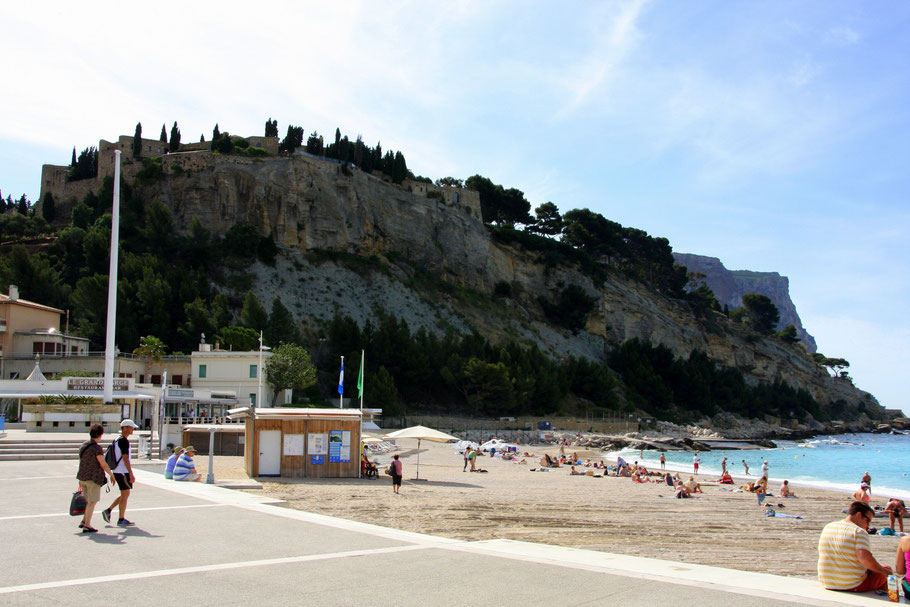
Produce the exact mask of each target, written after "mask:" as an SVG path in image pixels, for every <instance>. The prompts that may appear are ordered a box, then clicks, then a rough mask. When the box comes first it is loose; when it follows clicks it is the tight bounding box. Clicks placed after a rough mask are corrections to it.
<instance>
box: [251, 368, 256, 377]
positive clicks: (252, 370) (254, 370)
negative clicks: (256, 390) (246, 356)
mask: <svg viewBox="0 0 910 607" xmlns="http://www.w3.org/2000/svg"><path fill="white" fill-rule="evenodd" d="M250 377H252V378H254V379H255V377H256V365H250Z"/></svg>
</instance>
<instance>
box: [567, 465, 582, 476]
mask: <svg viewBox="0 0 910 607" xmlns="http://www.w3.org/2000/svg"><path fill="white" fill-rule="evenodd" d="M569 474H575V475H578V474H581V475H582V476H584V472H579V471H578V470H576V469H575V466H572V471H571V472H569Z"/></svg>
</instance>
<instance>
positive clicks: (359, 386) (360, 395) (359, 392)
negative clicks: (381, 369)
mask: <svg viewBox="0 0 910 607" xmlns="http://www.w3.org/2000/svg"><path fill="white" fill-rule="evenodd" d="M363 358H364V357H363V350H361V351H360V372H359V373H357V398H363Z"/></svg>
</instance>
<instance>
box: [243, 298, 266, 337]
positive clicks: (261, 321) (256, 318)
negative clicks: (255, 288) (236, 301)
mask: <svg viewBox="0 0 910 607" xmlns="http://www.w3.org/2000/svg"><path fill="white" fill-rule="evenodd" d="M268 324H269V314H268V312H266V311H265V307H264V306H263V305H262V303H260V301H259V298H258V297H256V294H255V293H253V292H252V291H247V293H246V296H244V298H243V308H241V310H240V325H241V326H243V327H247V328H248V329H253V330H254V331H256V332H257V333H258V332H259V331H264V330H265V329H266V328H267V327H268Z"/></svg>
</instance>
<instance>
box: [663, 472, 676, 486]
mask: <svg viewBox="0 0 910 607" xmlns="http://www.w3.org/2000/svg"><path fill="white" fill-rule="evenodd" d="M664 482H666V483H667V485H669V486H670V487H673V486H674V485H675V484H676V483H674V482H673V475H672V474H670V473H669V472H667V476H666V477H664Z"/></svg>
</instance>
